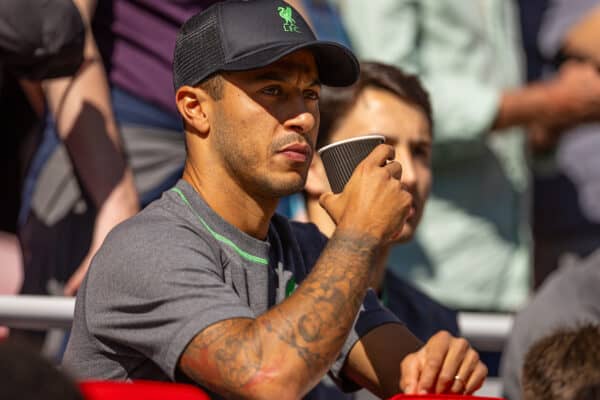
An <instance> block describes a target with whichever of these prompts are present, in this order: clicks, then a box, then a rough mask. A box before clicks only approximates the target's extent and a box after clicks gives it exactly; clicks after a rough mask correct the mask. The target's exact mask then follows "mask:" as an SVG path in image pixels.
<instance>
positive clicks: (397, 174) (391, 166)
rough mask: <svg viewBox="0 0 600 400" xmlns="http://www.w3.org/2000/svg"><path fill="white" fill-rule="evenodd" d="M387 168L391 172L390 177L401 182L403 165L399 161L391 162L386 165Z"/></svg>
mask: <svg viewBox="0 0 600 400" xmlns="http://www.w3.org/2000/svg"><path fill="white" fill-rule="evenodd" d="M385 168H387V170H388V171H389V172H390V175H391V176H392V178H394V179H398V180H400V178H402V165H401V164H400V163H399V162H397V161H390V162H388V163H387V164H386V165H385Z"/></svg>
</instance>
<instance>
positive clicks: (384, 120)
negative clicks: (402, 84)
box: [330, 88, 431, 242]
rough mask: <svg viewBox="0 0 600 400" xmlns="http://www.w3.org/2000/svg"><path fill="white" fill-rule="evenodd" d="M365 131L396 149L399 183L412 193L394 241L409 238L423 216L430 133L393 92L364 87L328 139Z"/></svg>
mask: <svg viewBox="0 0 600 400" xmlns="http://www.w3.org/2000/svg"><path fill="white" fill-rule="evenodd" d="M367 134H381V135H384V136H385V138H386V143H387V144H389V145H391V146H393V147H394V148H395V150H396V161H398V162H399V163H400V164H401V165H402V179H401V182H402V184H403V186H404V188H405V190H407V191H408V192H410V193H411V194H412V196H413V207H414V213H413V215H412V217H410V218H409V219H408V221H407V223H406V224H404V227H403V228H402V232H401V234H400V237H399V238H398V240H397V242H405V241H407V240H409V239H411V238H412V236H413V235H414V232H415V229H416V228H417V225H418V224H419V221H420V220H421V216H422V215H423V208H424V206H425V201H426V200H427V197H428V195H429V190H430V187H431V132H430V126H429V122H428V121H427V119H426V117H425V114H424V113H423V112H422V111H421V110H420V109H419V108H417V107H415V106H413V105H411V104H410V103H407V102H406V101H404V100H402V99H401V98H399V97H397V96H395V95H394V94H392V93H390V92H388V91H386V90H383V89H378V88H366V89H365V90H363V91H362V93H361V94H360V96H359V98H358V100H357V102H356V104H355V105H354V107H353V108H352V109H350V111H349V112H348V114H347V115H346V116H345V117H343V118H342V119H341V120H340V121H339V123H338V125H337V127H336V128H335V130H334V131H333V132H332V134H331V137H330V141H331V142H335V141H338V140H343V139H349V138H352V137H356V136H361V135H367Z"/></svg>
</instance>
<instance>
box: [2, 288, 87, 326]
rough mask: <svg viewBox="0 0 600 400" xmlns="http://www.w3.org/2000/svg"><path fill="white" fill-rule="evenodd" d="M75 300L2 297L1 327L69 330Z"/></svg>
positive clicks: (52, 297)
mask: <svg viewBox="0 0 600 400" xmlns="http://www.w3.org/2000/svg"><path fill="white" fill-rule="evenodd" d="M74 310H75V298H73V297H59V296H24V295H22V296H0V325H3V326H8V327H9V328H22V329H33V330H46V329H51V328H59V329H68V328H70V327H71V323H72V321H73V311H74Z"/></svg>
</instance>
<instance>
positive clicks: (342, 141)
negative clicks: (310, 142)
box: [317, 134, 385, 155]
mask: <svg viewBox="0 0 600 400" xmlns="http://www.w3.org/2000/svg"><path fill="white" fill-rule="evenodd" d="M369 139H379V140H381V143H385V136H383V135H375V134H373V135H363V136H356V137H353V138H349V139H344V140H339V141H337V142H333V143H329V144H328V145H326V146H323V147H321V148H320V149H319V150H317V153H318V154H319V155H321V153H322V152H323V151H325V150H327V149H330V148H332V147H335V146H339V145H340V144H344V143H351V142H358V141H360V140H369Z"/></svg>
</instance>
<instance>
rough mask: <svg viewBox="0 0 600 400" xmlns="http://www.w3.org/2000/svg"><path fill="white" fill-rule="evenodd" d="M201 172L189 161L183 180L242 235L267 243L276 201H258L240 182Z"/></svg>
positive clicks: (216, 174) (220, 175)
mask: <svg viewBox="0 0 600 400" xmlns="http://www.w3.org/2000/svg"><path fill="white" fill-rule="evenodd" d="M198 172H199V171H198V168H196V169H195V168H194V167H193V165H192V164H191V163H190V162H186V165H185V169H184V171H183V179H184V180H185V181H187V182H188V183H189V184H190V185H191V186H192V187H193V188H194V190H195V191H196V192H198V194H200V196H202V198H203V199H204V201H205V202H206V203H207V204H208V205H209V207H210V208H212V210H213V211H215V212H216V213H217V214H218V215H219V216H220V217H221V218H223V219H224V220H225V221H227V222H228V223H230V224H231V225H233V226H235V227H236V228H238V229H239V230H241V231H242V232H244V233H246V234H248V235H250V236H252V237H255V238H257V239H260V240H265V239H266V237H267V233H268V231H269V223H270V221H271V217H272V216H273V214H274V213H275V209H276V207H277V200H274V199H269V200H265V199H256V198H254V197H253V196H251V195H250V194H249V193H248V192H246V191H245V190H243V189H242V188H241V187H240V185H238V184H237V182H235V181H234V180H232V179H230V178H228V177H224V176H223V175H224V174H218V173H210V174H201V173H198Z"/></svg>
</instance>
